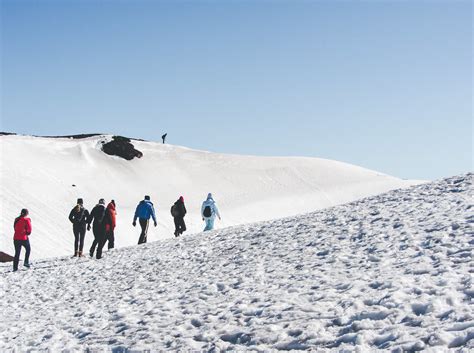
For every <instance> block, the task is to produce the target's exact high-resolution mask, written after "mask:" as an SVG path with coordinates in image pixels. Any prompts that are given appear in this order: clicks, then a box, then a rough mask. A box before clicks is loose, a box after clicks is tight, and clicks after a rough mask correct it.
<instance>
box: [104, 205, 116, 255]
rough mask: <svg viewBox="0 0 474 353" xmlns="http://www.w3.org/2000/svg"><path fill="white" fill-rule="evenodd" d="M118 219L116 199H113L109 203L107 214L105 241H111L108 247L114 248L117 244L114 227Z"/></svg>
mask: <svg viewBox="0 0 474 353" xmlns="http://www.w3.org/2000/svg"><path fill="white" fill-rule="evenodd" d="M116 219H117V211H116V210H115V200H112V201H110V203H109V204H108V205H107V211H106V214H105V242H107V241H108V242H109V244H108V247H107V248H108V249H113V248H114V246H115V235H114V229H115V225H116V224H117V221H116ZM104 245H105V244H104Z"/></svg>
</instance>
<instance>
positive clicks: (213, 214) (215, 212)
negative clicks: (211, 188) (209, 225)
mask: <svg viewBox="0 0 474 353" xmlns="http://www.w3.org/2000/svg"><path fill="white" fill-rule="evenodd" d="M206 206H209V207H211V217H204V209H205V208H206ZM216 215H217V216H218V217H219V218H220V217H221V215H220V214H219V209H218V208H217V205H216V202H215V201H214V200H213V199H212V197H208V198H207V200H206V201H204V202H203V203H202V206H201V216H202V218H212V219H214V218H216Z"/></svg>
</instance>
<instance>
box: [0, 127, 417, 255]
mask: <svg viewBox="0 0 474 353" xmlns="http://www.w3.org/2000/svg"><path fill="white" fill-rule="evenodd" d="M86 136H87V135H86ZM111 140H112V136H104V135H102V136H90V137H87V138H82V139H75V138H72V137H71V138H40V137H31V136H0V153H1V159H0V162H1V164H0V199H1V203H0V214H1V216H2V217H1V218H0V250H1V251H5V252H9V253H12V252H13V244H12V243H13V241H12V223H13V220H14V218H15V217H16V216H18V213H19V211H20V209H21V208H28V209H29V211H30V217H31V219H32V223H33V233H32V235H31V237H30V241H31V245H32V254H31V258H32V260H33V261H34V259H35V258H38V257H40V258H44V257H53V256H59V255H66V254H72V253H73V250H74V249H73V235H72V227H71V224H70V223H69V221H68V219H67V216H68V215H69V211H70V210H71V209H72V208H73V206H74V205H75V201H76V199H77V198H78V197H81V198H83V199H84V202H85V206H86V208H88V209H89V211H90V210H91V209H92V207H93V206H94V205H95V204H96V203H97V201H98V200H99V198H105V199H106V200H107V201H110V200H111V199H114V200H115V201H116V203H117V212H118V215H117V229H116V244H117V246H118V247H122V246H128V245H132V244H136V243H137V241H138V235H139V230H138V229H134V228H133V227H132V226H131V223H132V218H133V213H134V211H135V207H136V205H137V203H138V202H139V201H140V200H141V199H143V196H144V195H146V194H148V195H151V198H152V201H153V202H154V203H155V207H156V210H157V215H158V220H159V225H158V228H156V229H155V228H151V229H150V231H149V236H148V239H149V241H153V240H157V239H162V238H167V237H172V236H173V235H172V234H173V231H174V226H173V220H172V218H171V215H170V212H169V210H170V207H171V205H172V204H173V202H174V201H176V200H177V199H178V198H179V196H180V195H183V196H184V198H185V202H186V206H187V209H188V215H187V217H186V223H187V226H188V232H187V234H190V233H194V232H198V231H201V230H202V229H203V225H202V221H201V217H200V215H199V212H200V205H201V202H202V201H203V199H204V198H205V197H206V195H207V193H208V192H212V193H213V194H214V196H215V199H216V201H217V203H218V205H219V209H220V210H221V213H222V216H223V221H222V222H217V227H220V228H222V227H226V226H233V225H237V224H243V223H249V222H255V221H262V220H270V219H274V218H278V217H285V216H291V215H296V214H300V213H305V212H309V211H314V210H317V209H322V208H325V207H330V206H334V205H338V204H342V203H345V202H349V201H354V200H356V199H360V198H362V197H366V196H370V195H376V194H379V193H381V192H385V191H388V190H392V189H397V188H401V187H407V186H410V185H412V184H414V182H413V181H404V180H400V179H397V178H394V177H390V176H387V175H384V174H381V173H377V172H374V171H370V170H367V169H364V168H360V167H356V166H353V165H349V164H345V163H340V162H336V161H330V160H324V159H317V158H278V157H254V156H238V155H224V154H217V153H210V152H203V151H195V150H190V149H187V148H183V147H178V146H171V145H163V144H159V143H154V142H145V141H137V140H133V145H134V146H135V148H136V149H137V150H138V151H141V152H142V153H143V157H142V158H140V159H137V158H135V159H133V160H131V161H127V160H124V159H122V158H120V157H115V156H109V155H107V154H105V153H104V152H102V150H101V148H102V145H103V142H108V141H111ZM92 239H93V236H92V233H91V232H88V233H87V235H86V244H85V248H88V247H89V246H90V244H91V242H92Z"/></svg>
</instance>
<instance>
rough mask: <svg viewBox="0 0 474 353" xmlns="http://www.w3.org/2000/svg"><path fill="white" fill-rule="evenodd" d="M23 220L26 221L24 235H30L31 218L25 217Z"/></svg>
mask: <svg viewBox="0 0 474 353" xmlns="http://www.w3.org/2000/svg"><path fill="white" fill-rule="evenodd" d="M25 221H26V224H25V231H26V235H30V234H31V231H32V228H31V219H29V218H25Z"/></svg>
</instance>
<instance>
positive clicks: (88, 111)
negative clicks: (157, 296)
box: [0, 0, 473, 179]
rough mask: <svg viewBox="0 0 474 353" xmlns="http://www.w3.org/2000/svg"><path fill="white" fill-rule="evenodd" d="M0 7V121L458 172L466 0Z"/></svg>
mask: <svg viewBox="0 0 474 353" xmlns="http://www.w3.org/2000/svg"><path fill="white" fill-rule="evenodd" d="M0 1H1V4H2V8H1V15H2V18H1V20H2V21H1V34H2V45H1V51H2V66H1V67H2V69H1V75H2V76H1V84H2V93H1V99H2V102H1V103H2V111H1V113H2V115H1V121H0V123H1V125H0V130H3V131H10V132H17V133H23V134H36V135H59V134H73V133H86V132H104V133H113V134H121V135H125V136H132V137H140V138H144V139H149V140H160V136H161V135H162V134H163V133H164V132H165V131H166V132H168V138H169V142H170V143H173V144H179V145H185V146H188V147H191V148H198V149H206V150H211V151H215V152H227V153H238V154H255V155H281V156H311V157H321V158H328V159H336V160H340V161H345V162H349V163H353V164H357V165H361V166H363V167H366V168H370V169H374V170H378V171H381V172H384V173H387V174H391V175H394V176H398V177H402V178H418V179H435V178H440V177H444V176H449V175H453V174H457V173H461V172H466V171H469V170H472V155H473V145H472V135H473V128H472V5H471V2H470V1H88V0H82V1H79V0H77V1H73V0H64V1H47V0H45V1H22V0H17V1H10V0H0Z"/></svg>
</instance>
